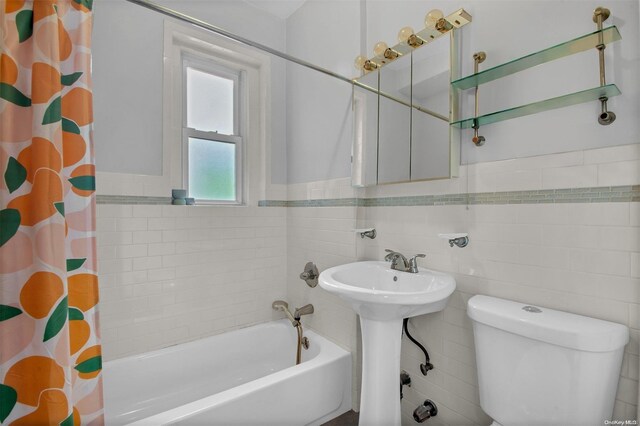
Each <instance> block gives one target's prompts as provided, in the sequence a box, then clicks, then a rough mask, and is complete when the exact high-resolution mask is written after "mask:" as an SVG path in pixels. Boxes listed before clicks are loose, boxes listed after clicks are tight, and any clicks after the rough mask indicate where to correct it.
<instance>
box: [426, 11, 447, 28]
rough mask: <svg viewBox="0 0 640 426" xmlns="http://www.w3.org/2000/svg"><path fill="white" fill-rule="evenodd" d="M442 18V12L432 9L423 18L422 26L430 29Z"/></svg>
mask: <svg viewBox="0 0 640 426" xmlns="http://www.w3.org/2000/svg"><path fill="white" fill-rule="evenodd" d="M442 18H444V14H443V13H442V11H441V10H439V9H433V10H431V11H429V13H427V16H425V17H424V25H425V26H427V27H432V26H434V25H435V24H436V22H438V21H439V20H441V19H442Z"/></svg>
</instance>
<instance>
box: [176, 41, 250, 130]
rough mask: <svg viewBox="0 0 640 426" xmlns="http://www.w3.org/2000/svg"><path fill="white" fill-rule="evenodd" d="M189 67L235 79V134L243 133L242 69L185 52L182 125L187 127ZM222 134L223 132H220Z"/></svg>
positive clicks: (183, 62)
mask: <svg viewBox="0 0 640 426" xmlns="http://www.w3.org/2000/svg"><path fill="white" fill-rule="evenodd" d="M187 68H192V69H194V70H197V71H200V72H203V73H205V74H210V75H215V76H216V77H221V78H224V79H227V80H232V81H233V134H234V135H241V126H240V112H241V111H240V103H241V102H240V85H241V71H234V70H232V69H229V68H226V67H224V66H221V65H219V64H216V63H214V62H212V61H207V60H206V59H203V58H199V57H196V56H193V55H189V54H184V55H183V57H182V93H183V96H182V127H183V128H187V123H188V122H187V114H188V102H187V93H188V89H187ZM220 134H221V133H220Z"/></svg>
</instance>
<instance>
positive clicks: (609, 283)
mask: <svg viewBox="0 0 640 426" xmlns="http://www.w3.org/2000/svg"><path fill="white" fill-rule="evenodd" d="M639 159H640V145H638V144H634V145H628V146H622V147H613V148H604V149H597V150H589V151H577V152H570V153H563V154H556V155H545V156H540V157H531V158H523V159H515V160H507V161H497V162H491V163H480V164H474V165H471V166H468V167H467V166H462V167H461V170H460V177H459V178H458V179H451V180H442V181H431V182H415V183H408V184H400V185H383V186H378V187H372V188H366V189H357V190H356V189H354V188H351V186H350V179H348V178H345V179H334V180H331V181H323V182H311V183H308V184H295V185H289V186H288V188H287V191H286V195H287V199H288V200H308V199H317V198H322V199H332V198H351V197H355V196H360V197H369V198H370V197H389V196H394V197H397V196H411V195H437V194H454V193H465V192H467V191H469V192H494V191H521V190H538V189H550V188H567V187H591V186H606V185H638V184H639V183H640V177H639V176H638V173H639V172H638V171H639V170H640V165H639V164H638V160H639ZM273 193H276V192H273ZM277 195H278V197H275V198H273V199H283V198H284V197H283V196H284V191H283V190H282V188H281V190H279V191H277ZM97 224H98V246H99V247H98V257H99V269H100V287H101V298H102V304H101V324H102V336H103V341H104V352H105V358H106V359H114V358H118V357H122V356H125V355H129V354H134V353H142V352H146V351H148V350H152V349H155V348H159V347H164V346H169V345H172V344H176V343H180V342H184V341H188V340H193V339H197V338H200V337H204V336H207V335H211V334H215V333H219V332H223V331H227V330H230V329H233V328H237V327H242V326H247V325H250V324H253V323H257V322H263V321H268V320H271V319H274V318H280V316H279V315H278V314H274V313H273V311H272V310H271V301H273V300H275V299H286V300H288V302H289V303H290V305H293V306H294V307H298V306H302V305H304V304H306V303H313V304H314V306H315V313H314V314H313V315H309V316H308V317H305V318H304V319H303V324H304V325H305V326H306V327H310V328H313V329H314V330H316V331H318V332H319V333H320V334H322V335H324V336H326V337H327V338H329V339H331V340H333V341H334V342H336V343H338V344H339V345H341V346H343V347H345V348H346V349H348V350H350V351H351V352H352V353H353V355H354V358H353V362H354V369H353V371H354V373H353V374H354V377H353V385H354V388H353V392H354V398H353V401H354V408H356V409H357V407H358V405H359V402H358V401H359V397H358V394H359V386H360V375H359V374H360V365H361V361H360V333H359V324H358V320H357V316H356V315H355V314H354V313H353V311H352V310H351V308H350V307H349V306H348V305H347V304H346V303H345V302H344V301H342V300H340V299H339V298H336V297H334V296H332V295H330V294H328V293H326V292H325V291H323V290H322V289H321V288H320V287H319V286H318V287H316V288H314V289H311V288H309V287H307V285H306V284H305V283H304V281H302V280H300V279H299V277H298V276H299V274H300V273H301V272H302V269H303V267H304V265H305V263H306V262H308V261H313V262H315V263H316V264H317V266H318V268H319V269H320V270H321V271H322V270H324V269H327V268H329V267H332V266H335V265H339V264H344V263H348V262H353V261H356V260H365V259H381V258H382V257H383V254H384V249H385V248H393V249H395V250H399V251H401V252H403V253H407V254H413V253H426V254H427V258H426V259H423V260H421V262H420V266H422V267H427V268H431V269H438V270H443V271H448V272H450V273H452V274H453V275H454V276H455V278H456V281H457V284H458V289H457V290H456V292H455V293H454V294H453V296H452V298H451V300H450V302H449V304H448V306H447V308H446V309H445V310H444V311H443V312H439V313H435V314H430V315H424V316H421V317H417V318H414V319H412V320H411V321H410V325H409V326H410V328H411V331H412V332H413V333H414V335H415V336H416V337H417V338H418V339H419V340H420V341H422V342H423V343H425V344H426V346H427V348H428V349H429V352H430V355H431V359H432V362H433V364H434V365H435V369H434V370H432V371H431V372H429V375H428V376H427V377H426V378H425V377H424V376H422V374H421V373H420V371H419V368H418V366H419V364H420V363H421V362H423V360H422V354H421V352H420V351H419V350H418V349H417V348H416V347H415V346H414V345H413V344H410V342H409V343H408V342H407V341H406V339H403V347H402V368H404V369H405V370H407V371H408V372H409V373H410V374H411V377H412V387H411V388H405V391H404V400H403V402H402V412H403V424H407V425H410V424H415V423H414V421H413V419H412V417H411V413H412V411H413V410H414V409H415V408H416V407H417V406H418V405H419V404H420V403H422V401H424V399H427V398H429V399H432V400H434V401H435V402H436V403H437V404H438V408H439V414H438V416H437V417H435V418H433V419H431V420H430V422H432V423H433V424H438V425H449V426H451V425H468V424H489V423H490V419H489V418H488V417H487V416H486V414H484V413H483V412H482V409H481V408H480V406H479V396H478V388H477V374H476V367H475V354H474V345H473V333H472V329H471V323H470V322H469V319H468V318H467V316H466V302H467V300H468V299H469V298H470V297H471V296H472V295H474V294H487V295H492V296H496V297H502V298H506V299H512V300H517V301H521V302H527V303H530V304H538V305H540V306H546V307H549V308H554V309H561V310H565V311H569V312H575V313H578V314H582V315H587V316H591V317H595V318H602V319H606V320H610V321H615V322H619V323H623V324H626V325H628V326H629V327H630V329H631V343H630V344H629V345H628V346H627V348H626V350H625V356H624V361H623V368H622V373H621V380H620V386H619V389H618V394H617V399H616V405H615V413H614V418H616V419H635V418H636V404H637V400H638V398H637V396H638V395H637V394H638V370H639V368H638V366H639V360H638V357H639V355H640V350H639V340H640V294H639V291H640V253H639V251H640V203H638V202H617V203H575V204H514V205H509V204H503V205H471V206H469V207H468V208H467V207H466V206H464V205H462V206H455V205H453V206H452V205H449V206H412V207H394V206H389V207H290V208H284V207H268V208H267V207H262V208H254V207H243V208H231V207H200V206H198V207H184V206H137V205H136V206H130V205H99V206H98V218H97ZM370 226H374V227H375V228H376V229H377V231H378V237H377V238H376V239H375V240H369V239H364V240H363V239H361V238H360V237H359V236H358V235H356V234H355V233H354V232H353V229H355V228H361V227H370ZM442 232H468V233H469V236H470V239H471V242H470V244H469V246H468V247H467V248H464V249H459V248H456V247H454V248H450V247H449V245H448V244H447V243H446V242H445V241H443V240H440V239H438V238H437V234H438V233H442Z"/></svg>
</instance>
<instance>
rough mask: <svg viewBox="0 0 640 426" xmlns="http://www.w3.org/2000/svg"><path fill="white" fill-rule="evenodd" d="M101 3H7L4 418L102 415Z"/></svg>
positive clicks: (1, 178) (0, 330)
mask: <svg viewBox="0 0 640 426" xmlns="http://www.w3.org/2000/svg"><path fill="white" fill-rule="evenodd" d="M92 2H93V0H35V1H33V0H31V1H28V0H3V1H0V423H2V424H3V425H53V424H55V425H80V424H102V423H103V416H102V411H103V407H102V381H101V375H100V372H101V366H102V358H101V348H100V331H99V322H98V314H97V303H98V278H97V273H96V243H95V195H94V193H95V167H94V159H93V148H92V121H93V114H92V95H91V27H92V12H91V7H92Z"/></svg>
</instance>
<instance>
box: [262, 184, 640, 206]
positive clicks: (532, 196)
mask: <svg viewBox="0 0 640 426" xmlns="http://www.w3.org/2000/svg"><path fill="white" fill-rule="evenodd" d="M629 202H640V185H625V186H604V187H591V188H562V189H541V190H529V191H507V192H479V193H461V194H441V195H412V196H403V197H374V198H330V199H314V200H291V201H285V200H262V201H260V203H259V206H261V207H348V206H358V207H383V206H388V207H400V206H447V205H466V204H469V205H476V204H550V203H629Z"/></svg>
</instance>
